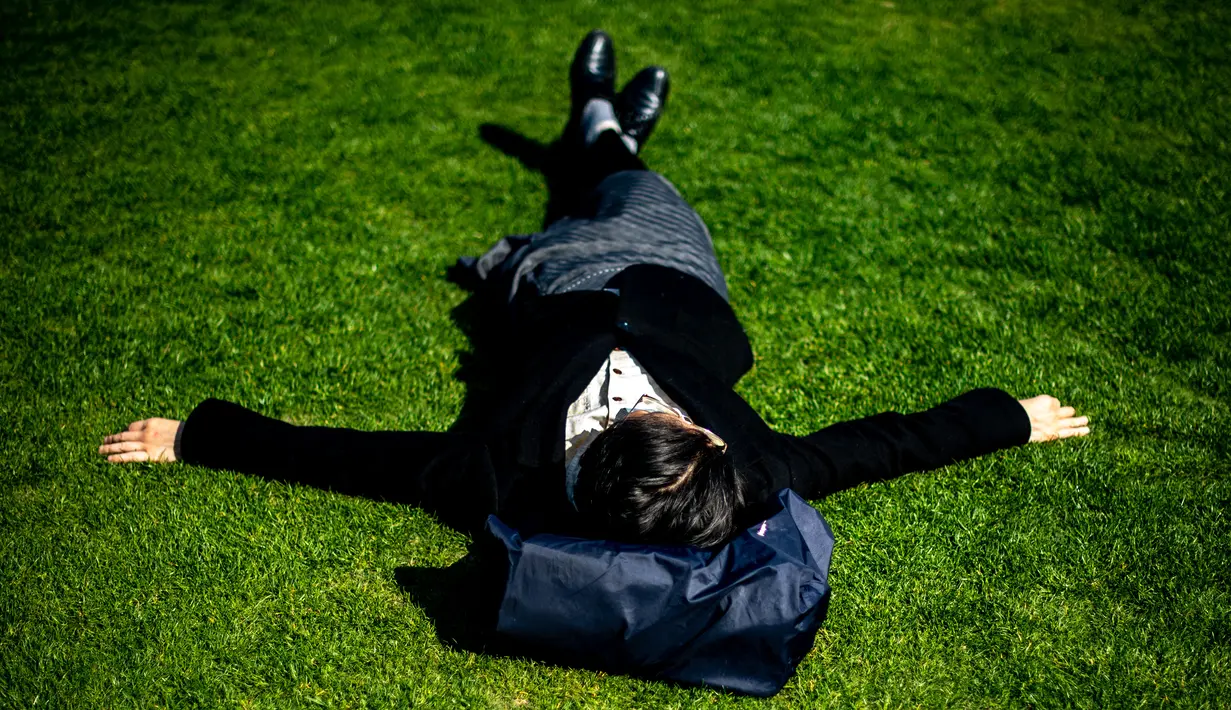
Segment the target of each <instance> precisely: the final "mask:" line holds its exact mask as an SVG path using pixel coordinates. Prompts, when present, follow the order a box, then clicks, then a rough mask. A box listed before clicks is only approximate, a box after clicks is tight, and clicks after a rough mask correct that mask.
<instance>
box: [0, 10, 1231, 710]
mask: <svg viewBox="0 0 1231 710" xmlns="http://www.w3.org/2000/svg"><path fill="white" fill-rule="evenodd" d="M663 5H667V7H663ZM594 26H602V27H605V28H606V29H608V30H609V31H611V32H612V34H613V35H614V37H615V39H616V44H617V51H618V56H619V61H620V63H621V66H622V76H623V77H625V78H627V77H630V76H631V75H632V73H633V72H634V71H635V70H636V69H638V68H640V67H641V66H643V65H645V64H650V63H659V64H663V65H665V66H667V67H669V68H670V70H671V71H672V74H673V79H674V95H673V98H672V103H671V105H670V106H669V107H668V112H667V115H666V117H665V119H664V121H663V123H662V125H661V126H660V127H659V129H658V132H657V134H656V135H655V137H654V139H653V141H652V142H651V144H650V146H649V148H648V150H647V153H646V158H647V160H648V161H649V162H650V164H651V166H652V167H654V168H655V169H657V170H659V171H661V172H663V173H664V174H666V175H667V176H668V177H669V178H670V179H672V180H673V181H674V182H675V183H676V185H677V186H678V187H679V188H680V190H681V191H682V192H683V194H684V195H685V196H686V197H688V198H689V199H690V200H691V201H692V203H693V204H694V206H695V207H696V208H697V210H698V211H699V212H700V213H701V215H702V216H703V217H704V218H705V219H706V221H707V222H708V224H709V226H710V228H711V230H712V232H713V234H714V240H715V243H716V246H717V250H718V255H719V258H720V260H721V261H722V263H723V266H724V268H725V269H726V270H727V273H728V279H729V282H730V284H731V292H732V301H733V304H734V306H735V308H736V311H737V312H738V313H739V315H740V316H741V318H742V319H743V321H744V323H745V325H746V327H747V329H748V331H749V334H750V336H751V338H752V341H753V344H754V348H755V350H756V356H757V366H756V368H755V369H754V371H753V372H752V373H751V375H749V376H748V377H747V378H746V379H745V380H744V381H743V382H742V383H741V385H740V391H741V393H742V394H743V395H744V396H745V397H746V398H748V399H749V400H750V401H751V402H752V404H753V405H754V406H755V407H756V408H757V409H758V410H759V411H760V412H762V413H763V415H764V416H765V417H766V419H767V420H768V421H769V422H770V423H771V424H772V425H774V426H776V427H778V428H781V429H783V430H786V431H790V432H794V433H803V432H806V431H809V430H811V429H814V428H817V427H819V426H820V425H823V424H825V423H828V422H832V421H836V420H840V419H844V418H851V417H857V416H862V415H867V414H872V413H875V412H878V411H882V410H885V409H897V410H914V409H918V408H922V407H925V406H928V405H929V404H931V403H934V402H937V401H940V400H942V399H945V398H948V397H950V396H953V395H956V394H958V393H960V392H961V391H963V390H965V389H968V388H972V387H976V386H984V385H992V386H999V387H1002V388H1004V389H1007V390H1009V391H1011V392H1014V393H1017V394H1018V395H1020V396H1028V395H1034V394H1038V393H1042V392H1046V393H1051V394H1055V395H1057V396H1059V397H1061V398H1063V399H1064V400H1065V401H1071V402H1072V403H1074V404H1076V405H1077V406H1078V407H1079V409H1080V410H1081V411H1083V412H1086V413H1089V414H1090V415H1091V417H1092V418H1093V421H1094V426H1095V427H1096V428H1095V433H1094V435H1092V436H1091V437H1089V438H1088V439H1086V440H1084V441H1079V442H1064V443H1062V444H1055V445H1047V446H1037V447H1029V448H1024V449H1017V450H1013V451H1008V452H1003V453H1000V454H997V455H994V456H990V457H987V458H984V459H981V460H978V461H974V462H969V463H966V464H962V465H957V466H952V467H949V468H947V469H944V470H942V471H938V472H933V473H926V474H917V475H912V476H908V477H905V478H903V479H899V480H897V481H894V482H892V483H889V484H885V485H878V486H873V487H865V488H861V489H858V490H853V491H849V492H845V493H843V494H840V495H837V496H834V497H832V498H830V499H827V500H825V501H823V502H820V503H818V507H819V508H820V509H821V510H822V511H823V512H824V513H825V515H826V517H827V518H828V520H829V522H830V523H831V524H832V526H833V528H834V531H835V533H836V535H837V538H838V545H837V547H836V551H835V554H834V559H833V575H832V579H831V581H832V583H833V585H834V590H835V592H834V603H833V607H832V611H831V614H830V617H829V619H828V621H827V622H826V624H825V627H824V628H823V630H822V631H821V633H820V635H819V636H818V639H817V644H816V649H815V650H814V651H813V653H812V654H811V655H810V656H808V658H806V659H805V661H804V662H803V664H802V665H801V667H800V669H799V672H798V674H797V675H796V677H795V678H794V679H793V680H792V681H791V682H790V683H789V684H788V686H787V687H786V689H785V690H784V691H783V692H782V693H781V694H780V695H778V696H777V697H776V698H775V699H774V700H772V701H770V702H769V703H765V704H767V705H773V706H781V707H800V708H811V707H819V706H830V705H838V706H845V705H877V706H880V705H887V706H905V705H925V706H936V705H959V706H976V707H979V706H988V705H1012V706H1044V707H1052V706H1060V705H1078V706H1086V707H1105V706H1130V705H1131V706H1137V705H1145V706H1157V705H1164V704H1171V703H1174V704H1178V705H1183V706H1189V707H1200V706H1216V705H1219V704H1222V703H1225V702H1227V698H1229V697H1231V618H1229V616H1231V598H1229V595H1228V591H1227V581H1228V580H1229V579H1231V522H1229V520H1228V513H1227V511H1228V504H1229V503H1231V463H1229V461H1231V456H1229V446H1228V440H1229V438H1231V410H1229V403H1228V399H1229V395H1231V376H1229V375H1228V372H1229V369H1231V329H1229V325H1231V298H1228V296H1227V294H1228V292H1229V291H1231V211H1229V210H1228V207H1227V205H1228V201H1229V199H1231V195H1229V194H1228V189H1229V187H1231V150H1229V147H1228V142H1227V140H1228V139H1227V136H1228V135H1229V134H1231V119H1228V116H1231V98H1229V94H1228V90H1227V87H1228V86H1229V85H1231V45H1229V44H1228V41H1227V37H1229V36H1231V13H1229V12H1228V10H1227V9H1226V8H1225V6H1223V5H1222V4H1220V3H1214V2H1207V3H1184V2H1175V3H1171V4H1155V3H1151V4H1146V3H1139V2H1111V1H1108V2H1060V1H1053V0H1047V1H1046V2H1026V1H1025V0H999V1H994V2H975V1H969V2H967V1H957V0H955V1H952V2H943V1H937V2H911V1H898V2H893V3H890V2H871V1H860V2H845V3H834V4H821V3H802V2H801V3H788V2H747V1H739V2H736V1H724V2H712V3H705V4H700V3H698V4H696V5H695V6H693V7H686V6H684V5H682V4H674V3H654V2H648V1H643V2H631V1H629V2H625V1H612V2H601V3H600V2H592V1H591V2H579V3H565V2H533V3H531V2H527V3H524V4H522V5H521V6H514V5H513V4H511V3H482V2H477V1H475V0H460V1H450V2H447V3H446V2H403V3H389V4H388V5H387V6H385V5H377V4H375V3H371V2H343V1H339V2H333V3H327V4H313V5H309V4H303V3H293V2H283V1H282V0H265V1H264V2H257V3H221V2H219V3H200V4H189V3H158V4H153V3H151V4H142V3H137V2H118V3H87V2H80V3H74V2H54V3H34V2H29V1H27V0H15V1H13V2H6V3H4V4H3V6H0V33H2V34H0V239H2V240H3V242H2V243H3V253H2V254H0V301H2V302H3V303H4V306H3V310H2V311H0V313H2V315H0V348H2V350H0V462H2V463H0V706H5V707H14V708H17V707H20V708H28V707H43V706H45V705H46V706H55V707H85V708H96V707H127V706H140V707H155V706H173V707H191V706H205V707H297V706H311V705H317V704H322V705H325V706H328V707H365V706H366V707H393V706H399V705H400V706H405V705H408V704H411V705H419V704H426V705H434V706H435V705H439V706H459V707H498V708H499V707H518V706H522V705H528V706H531V707H577V706H599V707H621V708H622V707H632V706H636V707H707V708H708V707H745V706H753V705H760V704H762V703H761V702H760V701H755V700H750V699H747V698H738V697H733V696H729V695H726V694H723V693H718V692H713V691H707V690H700V689H687V688H679V687H674V686H669V685H665V684H660V683H653V682H646V681H641V680H636V679H630V678H625V677H612V676H607V675H603V674H596V673H592V672H588V671H581V670H572V669H562V668H558V667H553V666H548V665H543V664H539V663H536V662H534V661H532V660H528V659H522V658H509V657H500V656H492V655H486V654H472V653H469V652H466V651H463V650H458V649H457V648H455V647H454V646H453V645H450V644H449V643H446V642H445V641H447V639H445V640H444V641H442V640H441V638H440V637H439V636H438V633H437V630H436V626H435V624H434V621H433V617H432V616H430V615H429V614H427V613H426V612H425V611H424V609H423V608H422V607H421V606H420V605H419V604H418V603H417V602H416V601H415V599H413V598H412V596H411V595H410V594H408V593H407V592H406V591H403V590H402V587H401V586H399V584H398V583H397V580H396V579H395V570H397V569H398V568H399V567H416V568H432V567H447V566H448V565H450V564H452V563H453V562H454V561H456V560H458V559H459V558H461V557H462V556H463V555H464V554H465V551H466V546H467V540H466V538H464V537H463V536H461V535H459V534H457V533H455V532H452V531H450V530H448V529H446V528H444V527H442V526H441V525H439V524H438V523H437V522H435V521H434V520H433V519H432V518H431V517H430V516H428V515H426V514H424V513H422V512H421V511H418V510H415V509H409V508H405V507H399V506H395V505H388V504H380V503H375V502H371V501H367V500H361V499H352V498H346V497H343V496H339V495H333V494H329V493H326V492H322V491H317V490H311V489H305V488H299V487H293V486H285V485H280V484H275V483H269V482H265V481H261V480H257V479H253V478H249V477H245V476H241V475H237V474H231V473H226V472H217V471H209V470H204V469H199V468H193V467H189V466H184V465H174V466H162V467H156V466H129V467H119V466H108V465H106V464H105V463H104V462H102V461H101V460H100V459H99V458H98V457H97V456H96V454H95V453H94V450H95V448H96V447H97V446H98V443H99V440H100V439H101V437H102V436H103V435H105V434H107V433H111V432H113V431H116V430H118V429H119V428H121V427H123V426H125V425H127V424H128V422H130V421H132V420H134V419H138V418H144V417H148V416H169V417H183V416H186V415H187V414H188V412H189V411H191V408H192V407H193V406H194V405H195V404H196V403H197V402H199V401H201V400H202V399H204V398H206V397H209V396H217V397H223V398H227V399H231V400H234V401H237V402H240V403H242V404H244V405H247V406H249V407H252V408H255V409H258V410H260V411H263V412H265V413H268V414H271V415H275V416H279V417H282V418H285V419H288V420H290V421H293V422H297V423H315V424H327V425H345V426H352V427H358V428H388V429H399V428H429V429H443V428H445V427H447V426H448V425H449V424H450V423H451V422H452V421H453V418H454V417H455V415H456V413H457V411H458V409H459V407H460V406H461V402H462V399H463V397H464V394H465V392H464V388H463V386H462V385H461V383H459V382H458V381H457V379H456V378H455V376H454V373H455V372H456V370H457V368H458V366H459V356H460V355H461V354H462V353H464V352H466V350H467V349H468V347H469V346H468V343H467V341H466V339H465V337H464V336H463V335H462V333H461V332H460V331H459V330H458V328H457V327H456V326H455V325H454V323H453V321H452V320H451V319H450V311H451V310H452V309H453V308H454V307H455V306H457V305H458V304H459V303H460V302H462V300H463V299H464V297H465V294H464V293H463V292H461V291H460V290H459V289H458V288H456V287H454V286H452V285H450V284H448V283H446V282H445V281H444V279H443V273H444V270H445V268H446V267H447V266H448V265H449V264H450V263H451V262H452V261H453V260H454V258H455V257H456V256H458V255H460V254H476V253H480V252H481V251H482V250H483V249H485V248H486V246H487V245H488V244H489V243H491V242H494V241H495V240H496V239H498V238H499V237H500V236H502V235H504V234H507V233H516V232H529V231H533V230H534V229H535V228H536V227H537V226H538V224H539V222H540V220H541V218H542V213H543V206H544V200H545V198H546V192H545V189H544V186H543V184H542V180H541V178H540V176H538V175H536V174H534V173H531V172H528V171H527V170H525V169H524V168H522V167H521V166H520V165H519V164H517V163H516V162H515V161H514V160H512V159H510V158H508V157H506V156H504V155H502V154H501V153H499V152H498V151H496V150H494V149H492V148H491V147H489V146H487V145H486V144H484V143H483V142H482V141H481V140H480V138H479V136H478V127H479V126H480V125H481V124H483V123H487V122H491V123H498V124H502V125H505V126H507V127H509V128H511V129H513V130H516V131H519V132H521V133H523V134H525V135H527V136H529V137H531V138H534V139H536V140H541V141H547V140H550V139H552V138H554V137H555V135H556V133H557V132H558V130H559V129H560V127H561V125H562V123H563V119H564V116H565V113H566V111H567V100H568V98H567V85H566V81H565V75H566V67H567V63H568V60H569V57H570V55H571V52H572V49H573V47H574V46H575V44H576V42H577V41H578V39H580V37H581V36H582V35H583V34H584V32H585V31H586V30H588V29H589V28H591V27H594Z"/></svg>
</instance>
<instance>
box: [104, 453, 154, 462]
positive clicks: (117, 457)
mask: <svg viewBox="0 0 1231 710" xmlns="http://www.w3.org/2000/svg"><path fill="white" fill-rule="evenodd" d="M107 460H108V461H110V462H111V463H132V462H134V461H149V460H150V455H149V454H147V453H146V452H144V451H129V452H128V453H126V454H112V455H111V456H108V457H107Z"/></svg>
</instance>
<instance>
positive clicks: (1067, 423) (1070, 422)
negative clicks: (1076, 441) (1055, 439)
mask: <svg viewBox="0 0 1231 710" xmlns="http://www.w3.org/2000/svg"><path fill="white" fill-rule="evenodd" d="M1089 423H1090V417H1073V418H1072V419H1061V420H1060V421H1059V422H1057V424H1058V426H1059V428H1060V429H1076V428H1077V427H1083V426H1085V425H1087V424H1089Z"/></svg>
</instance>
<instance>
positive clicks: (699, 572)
mask: <svg viewBox="0 0 1231 710" xmlns="http://www.w3.org/2000/svg"><path fill="white" fill-rule="evenodd" d="M778 503H779V504H780V506H781V509H780V510H779V511H778V512H777V513H774V514H773V515H771V516H770V517H769V518H767V519H766V520H764V521H763V522H760V523H757V524H756V525H753V526H752V527H750V528H748V529H746V530H744V531H743V532H741V533H740V534H739V535H738V536H737V537H736V538H735V539H733V540H732V541H731V542H729V543H727V544H726V545H724V546H722V547H719V548H715V549H710V550H703V549H699V548H695V547H661V546H655V545H634V544H626V543H615V542H607V541H603V540H589V539H584V538H576V537H563V536H559V535H534V536H532V537H530V538H528V539H525V540H523V539H522V538H521V536H520V535H519V534H518V532H517V531H516V530H513V529H512V528H510V527H508V526H507V525H505V524H504V523H503V522H501V521H500V520H499V519H498V518H496V517H495V516H489V517H488V519H487V529H488V531H489V532H491V534H492V535H494V536H495V537H496V538H497V539H498V540H499V541H500V542H501V543H503V544H504V547H505V549H506V550H507V551H508V556H509V571H508V581H507V584H506V587H505V591H504V597H503V599H502V601H501V604H500V615H499V619H498V621H497V627H496V630H497V632H498V633H499V634H501V635H503V636H505V637H507V638H509V639H512V640H514V641H516V642H517V643H518V644H519V645H522V646H528V647H529V649H530V650H531V651H532V652H535V653H536V654H537V655H540V656H543V657H545V658H547V659H548V660H552V661H560V662H564V663H567V664H569V665H575V666H584V667H589V668H594V669H597V670H604V671H607V672H612V673H627V674H631V675H640V676H646V677H651V678H659V679H667V680H672V681H677V682H680V683H688V684H696V685H706V686H712V687H716V688H724V689H727V690H734V691H738V692H743V693H749V694H752V695H761V696H769V695H773V694H774V693H776V692H778V691H779V690H781V689H782V686H783V685H784V684H785V683H786V682H787V680H788V679H789V678H790V677H791V674H792V673H793V672H794V671H795V667H796V666H797V665H798V664H799V662H800V660H802V659H803V657H804V655H805V654H807V653H808V651H809V650H810V649H811V648H812V643H813V640H814V639H815V637H816V631H817V629H818V628H820V625H821V622H822V621H823V620H824V618H825V613H826V611H827V609H828V606H829V584H828V577H829V558H830V555H831V554H832V553H833V540H834V538H833V533H832V532H831V531H830V529H829V525H828V524H826V522H825V519H824V518H823V517H821V514H820V513H818V512H817V511H816V509H815V508H813V507H812V506H810V505H808V503H807V502H805V501H804V500H803V499H801V498H800V497H799V496H798V495H796V494H795V493H794V492H793V491H791V490H789V489H784V490H783V491H781V492H780V493H779V494H778Z"/></svg>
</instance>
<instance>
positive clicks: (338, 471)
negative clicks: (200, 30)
mask: <svg viewBox="0 0 1231 710" xmlns="http://www.w3.org/2000/svg"><path fill="white" fill-rule="evenodd" d="M609 286H610V287H612V288H614V289H617V290H618V295H617V294H616V293H612V292H609V291H598V292H583V293H570V294H561V295H553V296H533V297H526V298H520V299H519V300H517V301H516V302H515V303H514V306H513V315H512V318H511V320H510V323H511V327H509V328H508V329H507V331H506V336H505V338H504V342H506V343H507V350H506V351H505V352H507V353H509V354H512V355H514V356H519V359H518V360H517V361H515V362H516V367H517V369H518V370H519V371H520V375H519V376H518V377H516V378H511V381H513V382H516V383H518V384H517V386H515V387H514V388H513V389H512V391H511V394H510V395H509V396H507V397H505V398H503V399H502V400H501V401H499V402H497V403H496V404H495V405H494V406H492V407H489V408H488V409H487V410H486V411H485V412H483V413H482V414H481V415H480V416H479V417H477V418H476V421H475V422H474V423H473V424H472V425H470V426H468V427H467V428H465V429H459V430H457V431H452V432H390V431H387V432H362V431H355V430H351V429H333V428H324V427H303V426H294V425H291V424H287V423H285V422H281V421H277V420H274V419H270V418H268V417H264V416H262V415H260V414H257V413H255V412H252V411H250V410H247V409H244V408H243V407H240V406H238V405H236V404H232V403H229V402H224V401H220V400H215V399H211V400H207V401H205V402H203V403H202V404H201V405H199V406H198V407H197V408H196V409H195V410H193V412H192V414H191V415H190V416H189V417H188V419H187V421H186V422H185V425H184V429H183V431H182V434H181V440H180V454H181V457H182V458H183V459H184V460H185V461H188V462H189V463H195V464H201V465H205V466H210V467H214V468H226V469H233V470H237V471H241V472H245V473H251V474H256V475H260V476H265V477H270V478H278V479H282V480H288V481H295V482H300V483H306V484H310V485H315V486H321V487H327V488H331V489H333V490H338V491H340V492H344V493H351V494H360V495H372V496H376V497H381V498H386V499H391V500H397V501H401V502H406V503H410V504H414V505H420V506H423V507H424V508H426V509H428V510H431V511H433V512H435V513H436V514H437V515H439V516H440V518H441V519H442V521H444V522H445V523H447V524H450V525H452V526H454V527H457V528H459V529H462V530H466V531H472V532H473V531H476V530H478V529H480V528H481V526H482V525H483V522H484V521H485V519H486V516H487V515H488V514H489V513H497V514H499V515H500V516H501V517H502V518H503V519H504V520H505V521H506V522H508V523H509V524H510V525H513V526H514V527H519V528H521V529H522V530H523V531H524V532H531V533H532V532H535V531H552V532H560V533H565V534H568V533H573V534H584V532H585V531H584V527H583V526H582V524H581V521H579V520H578V519H577V517H576V516H575V514H574V513H573V511H572V508H571V506H570V505H569V503H568V501H567V497H566V495H565V492H564V465H563V438H564V419H565V414H566V411H567V409H568V406H569V404H570V403H571V402H573V401H574V400H575V399H576V398H577V397H578V396H580V394H581V392H582V390H584V389H585V387H586V385H587V384H588V383H589V381H590V379H591V378H592V377H593V376H594V373H595V372H597V371H598V368H599V367H600V366H601V364H602V363H603V361H604V360H605V359H606V358H607V356H608V354H609V353H610V352H611V350H612V348H615V347H622V348H625V349H627V350H628V351H629V352H631V353H632V354H633V355H634V356H635V357H636V358H637V359H638V360H639V361H640V362H641V364H642V365H643V366H644V368H645V369H646V371H647V372H649V373H650V374H651V375H652V376H653V377H654V379H655V380H656V381H657V382H658V383H659V384H660V385H661V386H662V388H663V389H664V390H665V391H666V392H667V394H668V395H670V396H671V398H672V399H674V400H675V401H676V402H677V403H679V404H680V405H681V406H682V407H683V408H684V409H685V410H686V411H687V412H688V413H689V415H690V416H691V417H692V418H693V420H694V421H696V422H697V423H698V424H700V425H702V426H704V427H707V428H709V429H711V430H713V431H715V432H716V433H717V434H718V435H719V436H721V437H722V438H723V439H725V440H726V441H727V442H728V444H729V449H728V452H729V455H731V456H733V457H734V459H735V464H736V465H737V466H738V467H740V468H742V469H743V470H744V471H745V472H747V473H748V475H749V476H750V478H751V480H752V482H753V489H754V493H755V495H756V497H757V499H758V500H760V501H767V500H769V499H770V498H772V497H773V496H774V495H775V494H776V493H777V491H779V490H781V489H782V488H792V489H794V490H795V491H796V492H797V493H799V494H800V495H801V496H803V497H805V498H809V499H816V498H821V497H823V496H825V495H828V494H830V493H833V492H835V491H838V490H842V489H844V488H849V487H851V486H855V485H858V484H860V483H863V482H867V481H877V480H883V479H887V478H892V477H894V476H898V475H901V474H903V473H906V472H910V471H920V470H925V469H931V468H936V467H939V466H944V465H946V464H949V463H952V462H954V461H958V460H960V459H965V458H969V457H973V456H979V455H982V454H985V453H989V452H991V451H995V450H997V449H1001V448H1005V447H1009V446H1015V445H1019V444H1023V443H1025V442H1026V441H1027V440H1028V438H1029V435H1030V421H1029V418H1028V416H1027V415H1026V412H1025V410H1024V409H1023V408H1022V407H1021V405H1020V404H1018V402H1017V400H1016V399H1014V398H1013V397H1011V396H1010V395H1008V394H1006V393H1005V392H1002V391H1000V390H997V389H979V390H974V391H971V392H967V393H966V394H963V395H961V396H959V397H957V398H955V399H952V400H950V401H948V402H945V403H944V404H941V405H939V406H937V407H934V408H932V409H929V410H927V411H924V412H919V413H916V414H909V415H903V414H898V413H896V412H886V413H883V414H877V415H876V416H872V417H868V418H865V419H859V420H855V421H849V422H843V423H840V424H834V425H832V426H828V427H825V428H823V429H820V430H819V431H816V432H814V433H812V434H809V435H807V436H802V437H797V436H791V435H787V434H781V433H778V432H775V431H773V430H771V429H770V428H769V427H768V426H767V425H766V424H765V422H764V421H763V420H762V419H761V418H760V416H758V415H757V413H756V412H755V411H753V409H752V408H751V407H749V405H748V404H747V402H745V401H744V400H743V399H742V398H741V397H740V396H739V395H738V394H736V393H735V391H734V390H733V389H732V388H733V386H734V385H735V383H736V382H737V381H738V380H739V378H740V377H742V376H743V375H744V373H746V372H747V371H748V370H749V369H750V368H751V367H752V350H751V348H750V346H749V344H748V339H747V336H746V335H745V334H744V331H743V328H742V327H741V326H740V324H739V321H738V320H737V319H736V317H735V314H734V313H733V312H732V310H731V308H730V306H729V305H728V304H727V303H726V302H725V301H724V300H723V299H722V298H721V297H719V296H718V295H717V294H716V293H714V292H713V290H712V289H710V288H709V287H708V286H706V285H705V284H704V283H702V282H701V281H699V280H697V279H695V278H693V277H690V276H687V275H685V274H683V273H680V272H678V271H675V270H673V269H668V268H664V267H658V266H637V267H633V268H630V269H626V270H625V271H624V272H623V273H621V274H620V275H619V276H618V277H617V278H616V279H615V280H613V282H612V283H611V284H609Z"/></svg>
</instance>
